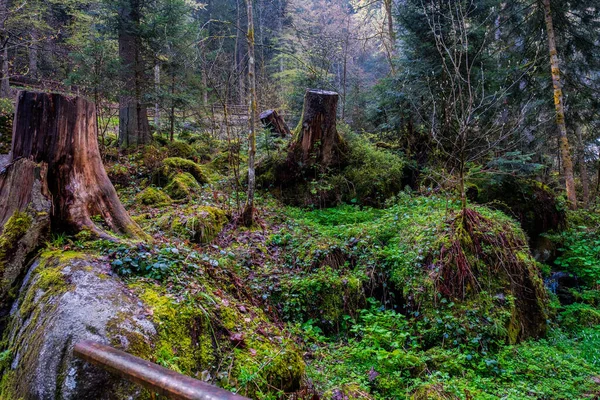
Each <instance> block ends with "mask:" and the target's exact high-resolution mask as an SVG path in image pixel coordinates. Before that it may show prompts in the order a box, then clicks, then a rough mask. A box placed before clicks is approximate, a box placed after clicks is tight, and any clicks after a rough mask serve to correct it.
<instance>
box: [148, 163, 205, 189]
mask: <svg viewBox="0 0 600 400" xmlns="http://www.w3.org/2000/svg"><path fill="white" fill-rule="evenodd" d="M182 172H187V173H188V174H190V175H192V176H193V177H194V179H195V180H196V182H198V183H199V184H205V183H208V182H209V179H208V177H207V175H206V173H205V172H204V170H203V169H202V167H201V166H200V165H198V164H196V163H195V162H193V161H190V160H186V159H184V158H180V157H171V158H165V159H164V160H163V162H162V165H161V167H160V168H158V169H157V170H156V171H155V172H154V174H153V175H152V182H153V183H154V184H155V185H158V186H164V185H165V184H167V183H168V182H170V181H171V180H172V179H173V178H174V177H176V176H177V174H180V173H182Z"/></svg>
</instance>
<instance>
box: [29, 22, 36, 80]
mask: <svg viewBox="0 0 600 400" xmlns="http://www.w3.org/2000/svg"><path fill="white" fill-rule="evenodd" d="M33 22H34V23H36V22H38V21H33ZM30 34H31V44H30V45H29V47H28V48H27V51H28V55H29V76H30V77H32V78H34V79H36V78H37V77H38V54H39V51H38V47H37V46H38V42H39V38H38V32H37V29H35V28H34V29H32V30H31V32H30Z"/></svg>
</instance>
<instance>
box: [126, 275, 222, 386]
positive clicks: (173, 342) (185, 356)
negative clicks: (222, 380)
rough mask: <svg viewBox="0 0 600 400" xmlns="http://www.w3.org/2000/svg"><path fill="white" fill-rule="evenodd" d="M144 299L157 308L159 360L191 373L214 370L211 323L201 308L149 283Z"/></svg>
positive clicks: (172, 367) (143, 290) (156, 352)
mask: <svg viewBox="0 0 600 400" xmlns="http://www.w3.org/2000/svg"><path fill="white" fill-rule="evenodd" d="M137 288H138V289H141V290H142V292H141V294H140V299H141V300H142V301H143V302H144V303H146V304H147V305H148V306H149V307H150V308H151V309H152V311H153V319H154V321H155V323H156V326H157V330H158V341H157V342H156V345H155V350H154V356H155V359H156V362H158V363H159V364H161V365H163V366H164V367H167V368H171V369H173V370H175V371H178V372H181V373H183V374H187V375H194V374H195V373H196V372H199V371H203V370H205V369H210V365H211V364H212V363H213V362H214V360H215V358H214V354H213V346H212V338H211V333H210V332H211V329H210V322H209V321H208V319H207V318H206V316H205V315H204V314H203V313H202V312H201V309H200V308H197V307H193V306H190V305H188V304H183V303H179V304H178V303H175V302H174V301H173V300H171V299H170V298H169V297H167V296H165V295H163V294H161V293H160V292H159V291H157V290H155V289H153V288H150V287H148V286H145V285H140V286H138V287H137Z"/></svg>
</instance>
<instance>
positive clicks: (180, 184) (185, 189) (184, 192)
mask: <svg viewBox="0 0 600 400" xmlns="http://www.w3.org/2000/svg"><path fill="white" fill-rule="evenodd" d="M199 190H200V185H199V184H198V182H197V181H196V180H195V179H194V177H193V176H192V175H191V174H189V173H187V172H184V173H182V174H178V175H176V176H175V177H174V178H173V180H172V181H171V183H169V184H168V185H167V186H166V187H165V192H166V193H167V194H168V195H169V196H171V198H173V199H175V200H182V199H185V198H187V197H189V196H191V195H192V194H193V193H195V192H198V191H199Z"/></svg>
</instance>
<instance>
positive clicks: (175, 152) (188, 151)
mask: <svg viewBox="0 0 600 400" xmlns="http://www.w3.org/2000/svg"><path fill="white" fill-rule="evenodd" d="M167 146H168V149H169V157H180V158H186V159H195V157H196V153H195V152H194V149H193V148H192V146H190V145H189V144H187V143H186V142H182V141H179V140H174V141H172V142H169V143H168V145H167Z"/></svg>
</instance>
